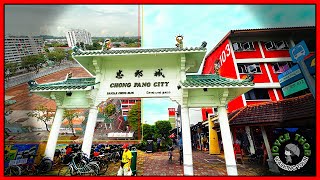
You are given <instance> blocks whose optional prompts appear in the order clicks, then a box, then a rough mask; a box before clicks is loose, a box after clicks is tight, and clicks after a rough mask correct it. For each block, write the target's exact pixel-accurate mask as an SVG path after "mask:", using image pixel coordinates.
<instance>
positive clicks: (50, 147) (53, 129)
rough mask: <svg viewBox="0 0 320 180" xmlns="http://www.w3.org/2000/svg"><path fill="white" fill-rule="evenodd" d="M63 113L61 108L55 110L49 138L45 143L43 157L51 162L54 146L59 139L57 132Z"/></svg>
mask: <svg viewBox="0 0 320 180" xmlns="http://www.w3.org/2000/svg"><path fill="white" fill-rule="evenodd" d="M63 112H64V109H62V108H61V107H58V108H57V111H56V114H55V116H54V120H53V123H52V126H51V130H50V134H49V138H48V141H47V146H46V150H45V152H44V154H45V157H48V158H50V159H51V160H53V157H54V152H55V150H56V145H57V141H58V137H59V130H60V126H61V123H62V120H63Z"/></svg>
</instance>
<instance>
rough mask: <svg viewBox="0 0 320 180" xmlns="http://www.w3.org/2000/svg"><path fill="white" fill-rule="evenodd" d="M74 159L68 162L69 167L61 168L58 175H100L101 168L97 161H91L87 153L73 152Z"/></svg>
mask: <svg viewBox="0 0 320 180" xmlns="http://www.w3.org/2000/svg"><path fill="white" fill-rule="evenodd" d="M71 157H72V160H71V162H70V163H69V164H68V168H61V169H60V170H59V173H58V175H62V176H75V175H80V176H81V175H86V174H89V175H98V174H99V171H100V168H99V164H98V163H97V162H95V161H90V159H89V158H88V157H87V155H86V154H84V153H83V152H77V153H72V154H71Z"/></svg>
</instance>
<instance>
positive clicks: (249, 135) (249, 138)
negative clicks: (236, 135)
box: [245, 126, 256, 154]
mask: <svg viewBox="0 0 320 180" xmlns="http://www.w3.org/2000/svg"><path fill="white" fill-rule="evenodd" d="M245 129H246V134H247V137H248V141H249V144H250V153H251V154H255V153H256V152H255V149H254V145H253V141H252V137H251V133H250V127H249V126H246V127H245Z"/></svg>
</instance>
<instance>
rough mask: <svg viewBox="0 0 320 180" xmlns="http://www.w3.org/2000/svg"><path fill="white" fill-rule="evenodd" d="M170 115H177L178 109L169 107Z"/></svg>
mask: <svg viewBox="0 0 320 180" xmlns="http://www.w3.org/2000/svg"><path fill="white" fill-rule="evenodd" d="M168 111H169V117H172V116H176V109H175V108H168Z"/></svg>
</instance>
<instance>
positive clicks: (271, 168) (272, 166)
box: [261, 126, 280, 173]
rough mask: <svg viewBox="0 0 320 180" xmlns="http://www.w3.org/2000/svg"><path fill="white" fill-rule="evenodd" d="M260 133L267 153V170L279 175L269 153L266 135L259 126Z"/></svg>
mask: <svg viewBox="0 0 320 180" xmlns="http://www.w3.org/2000/svg"><path fill="white" fill-rule="evenodd" d="M261 132H262V137H263V142H264V145H265V147H266V149H267V153H268V160H267V161H268V166H269V170H270V171H271V172H275V173H279V172H280V171H279V168H278V166H277V164H276V163H275V162H274V159H273V156H272V152H271V149H270V144H269V141H268V137H267V133H266V130H265V129H264V127H263V126H261Z"/></svg>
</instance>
